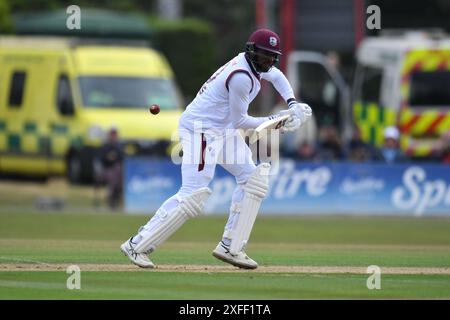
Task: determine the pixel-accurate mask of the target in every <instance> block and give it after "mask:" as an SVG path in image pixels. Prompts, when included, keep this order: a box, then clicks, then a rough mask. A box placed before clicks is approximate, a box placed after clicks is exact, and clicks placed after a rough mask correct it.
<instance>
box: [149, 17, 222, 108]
mask: <svg viewBox="0 0 450 320" xmlns="http://www.w3.org/2000/svg"><path fill="white" fill-rule="evenodd" d="M151 25H152V27H153V28H154V32H155V33H154V35H153V37H152V44H153V45H154V47H155V48H156V49H158V50H160V51H161V52H162V53H163V54H164V55H165V56H166V58H167V59H168V61H169V63H170V64H171V66H172V68H173V70H174V72H175V77H176V80H177V82H178V84H179V85H180V87H181V91H182V93H183V95H184V97H185V98H186V100H187V101H186V103H189V102H190V100H191V99H192V98H194V97H195V95H196V94H197V92H198V90H199V89H200V87H201V86H202V85H203V83H204V82H205V81H206V80H207V79H208V78H209V77H210V76H211V74H212V73H213V72H214V71H215V70H216V69H217V67H218V66H217V65H216V50H217V49H216V48H217V43H216V38H215V35H214V32H213V28H212V26H211V25H209V24H208V23H206V22H203V21H200V20H196V19H184V20H179V21H167V20H151Z"/></svg>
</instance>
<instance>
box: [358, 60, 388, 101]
mask: <svg viewBox="0 0 450 320" xmlns="http://www.w3.org/2000/svg"><path fill="white" fill-rule="evenodd" d="M382 79H383V69H381V68H374V67H364V70H363V77H362V82H361V90H360V99H361V101H362V102H372V103H377V104H378V103H380V89H381V81H382Z"/></svg>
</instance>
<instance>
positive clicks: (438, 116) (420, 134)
mask: <svg viewBox="0 0 450 320" xmlns="http://www.w3.org/2000/svg"><path fill="white" fill-rule="evenodd" d="M357 61H358V65H357V69H356V77H355V81H354V85H353V116H354V118H353V119H354V122H355V124H356V125H357V126H358V127H359V128H360V130H361V133H362V137H363V139H364V140H365V141H367V142H370V143H372V144H374V145H376V146H381V145H382V144H383V140H384V137H383V130H384V128H385V127H388V126H396V127H398V129H399V132H400V146H401V149H402V150H403V151H404V152H405V153H406V154H407V155H408V156H410V157H414V158H425V157H430V156H433V155H436V154H438V153H439V149H440V148H441V144H440V138H441V137H442V135H443V134H444V133H445V132H447V131H450V38H449V37H448V36H445V35H443V34H439V33H429V32H422V31H414V32H413V31H411V32H407V33H403V34H391V35H389V34H388V35H386V34H385V35H383V36H381V37H372V38H366V39H365V40H364V41H363V42H362V43H361V45H360V47H359V48H358V51H357Z"/></svg>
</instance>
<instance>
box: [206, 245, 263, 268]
mask: <svg viewBox="0 0 450 320" xmlns="http://www.w3.org/2000/svg"><path fill="white" fill-rule="evenodd" d="M212 254H213V256H214V257H216V258H217V259H219V260H222V261H223V262H227V263H230V264H232V265H233V266H236V267H239V268H243V269H256V268H258V263H257V262H256V261H255V260H253V259H251V258H250V257H249V256H247V255H246V254H245V252H244V251H241V252H239V253H238V254H237V255H233V254H231V253H230V250H229V248H228V247H227V246H226V245H225V244H223V242H222V241H220V242H219V244H218V245H217V247H216V248H215V249H214V251H213V253H212Z"/></svg>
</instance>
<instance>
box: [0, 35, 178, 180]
mask: <svg viewBox="0 0 450 320" xmlns="http://www.w3.org/2000/svg"><path fill="white" fill-rule="evenodd" d="M152 104H158V105H159V106H160V108H161V112H160V113H159V114H158V115H157V116H155V115H151V114H150V113H149V111H148V107H149V106H150V105H152ZM181 108H182V99H181V95H180V91H179V89H178V87H177V85H176V82H175V79H174V75H173V71H172V69H171V67H170V65H169V64H168V62H167V61H166V59H165V58H164V57H163V56H162V55H161V54H160V53H158V52H157V51H155V50H153V49H151V48H149V47H148V46H146V45H142V44H138V45H137V44H130V43H122V44H120V43H107V42H106V41H100V40H96V41H88V40H79V39H70V38H58V37H54V38H51V37H14V36H11V37H0V174H2V175H5V174H6V175H9V174H12V175H25V176H35V177H44V178H45V177H50V176H55V175H67V177H68V178H69V179H70V181H72V182H92V180H93V177H94V173H95V170H96V168H98V166H96V163H97V164H98V162H96V161H97V160H98V150H99V148H100V147H101V145H102V143H104V139H105V136H106V133H107V131H108V130H110V128H112V127H115V128H116V129H117V130H118V133H119V137H120V143H121V144H122V146H123V149H124V151H125V152H126V154H127V155H130V156H134V155H154V156H167V155H170V150H169V149H170V145H171V138H172V134H173V133H174V132H175V131H176V129H177V125H178V119H179V116H180V115H181V112H182V109H181Z"/></svg>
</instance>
